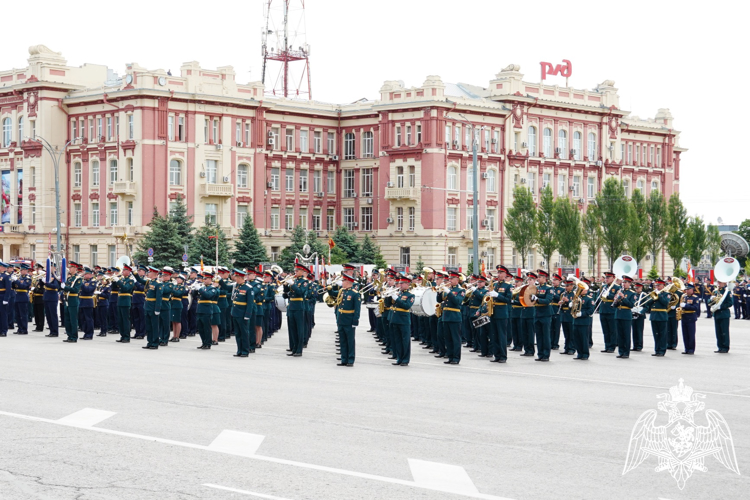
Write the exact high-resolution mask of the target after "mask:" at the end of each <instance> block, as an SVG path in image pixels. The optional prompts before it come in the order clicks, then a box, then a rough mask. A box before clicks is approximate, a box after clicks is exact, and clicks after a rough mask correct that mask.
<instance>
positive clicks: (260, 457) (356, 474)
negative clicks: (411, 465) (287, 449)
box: [0, 411, 511, 500]
mask: <svg viewBox="0 0 750 500" xmlns="http://www.w3.org/2000/svg"><path fill="white" fill-rule="evenodd" d="M0 415H2V416H6V417H12V418H19V419H22V420H28V421H31V422H43V423H47V424H54V425H63V426H66V427H73V428H77V429H80V430H86V431H92V432H99V433H102V434H110V435H112V436H120V437H126V438H132V439H141V440H143V441H150V442H153V443H162V444H167V445H171V446H180V447H183V448H191V449H194V450H204V451H212V452H216V453H227V452H226V451H225V450H223V449H218V448H217V449H214V448H211V447H210V446H205V445H201V444H193V443H186V442H183V441H175V440H172V439H164V438H158V437H153V436H145V435H143V434H134V433H132V432H123V431H116V430H111V429H105V428H102V427H87V426H81V425H74V424H69V423H66V422H63V421H61V420H62V419H60V420H52V419H49V418H42V417H34V416H31V415H22V414H20V413H12V412H8V411H0ZM246 458H247V459H249V460H258V461H261V462H268V463H273V464H278V465H287V466H290V467H298V468H300V469H308V470H315V471H319V472H327V473H330V474H339V475H342V476H349V477H356V478H360V479H367V480H370V481H380V482H382V483H390V484H398V485H402V486H408V487H412V488H419V489H422V490H430V491H440V492H443V493H455V492H454V491H448V490H445V489H443V488H442V487H441V486H435V485H432V484H426V483H419V482H416V481H406V480H404V479H397V478H393V477H386V476H378V475H376V474H368V473H366V472H357V471H352V470H346V469H337V468H335V467H328V466H325V465H315V464H308V463H305V462H296V461H294V460H286V459H284V458H273V457H266V456H263V455H248V456H247V457H246ZM459 494H460V495H462V496H465V497H469V498H481V499H483V500H511V499H509V498H505V497H498V496H494V495H486V494H484V493H468V492H465V493H459Z"/></svg>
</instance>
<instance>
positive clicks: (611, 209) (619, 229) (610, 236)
mask: <svg viewBox="0 0 750 500" xmlns="http://www.w3.org/2000/svg"><path fill="white" fill-rule="evenodd" d="M596 205H597V207H598V208H599V214H600V218H601V222H600V224H601V228H602V247H603V248H604V253H606V254H607V257H609V266H610V267H611V266H612V263H613V262H614V261H615V260H617V258H618V257H620V255H622V252H623V251H624V250H625V243H626V241H627V229H628V226H627V220H628V198H627V196H625V188H623V187H622V183H621V182H620V181H619V180H617V179H615V178H614V177H610V178H609V179H607V180H605V181H604V187H603V188H602V190H601V192H600V193H598V194H597V195H596Z"/></svg>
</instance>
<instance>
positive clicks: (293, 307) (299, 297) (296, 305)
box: [284, 278, 309, 312]
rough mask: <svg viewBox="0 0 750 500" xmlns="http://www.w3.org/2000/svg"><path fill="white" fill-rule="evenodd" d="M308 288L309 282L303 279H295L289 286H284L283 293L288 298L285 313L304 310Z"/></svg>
mask: <svg viewBox="0 0 750 500" xmlns="http://www.w3.org/2000/svg"><path fill="white" fill-rule="evenodd" d="M308 287H309V282H308V281H307V280H306V279H305V278H297V279H295V280H294V282H293V283H292V284H291V285H284V291H285V292H286V293H287V294H288V296H289V305H288V306H287V309H286V310H287V312H292V311H304V310H305V299H306V298H307V290H308Z"/></svg>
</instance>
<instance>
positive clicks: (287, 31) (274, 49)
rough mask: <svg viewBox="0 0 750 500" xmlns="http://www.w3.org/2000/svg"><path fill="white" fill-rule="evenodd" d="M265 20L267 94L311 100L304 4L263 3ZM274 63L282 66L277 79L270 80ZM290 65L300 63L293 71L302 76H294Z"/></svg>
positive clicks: (298, 0)
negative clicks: (271, 67)
mask: <svg viewBox="0 0 750 500" xmlns="http://www.w3.org/2000/svg"><path fill="white" fill-rule="evenodd" d="M263 18H264V19H265V26H263V28H262V32H261V33H262V41H263V48H262V51H263V84H264V85H265V86H266V93H267V94H272V95H275V96H283V97H301V96H307V98H308V99H312V87H311V86H310V46H309V45H308V44H307V39H306V33H305V31H306V26H305V0H263ZM271 62H279V63H281V65H280V68H279V71H278V73H277V74H276V77H275V78H274V77H273V76H271V75H272V74H271V71H270V68H269V63H271ZM291 63H298V64H296V65H295V66H294V68H295V69H297V72H299V75H297V74H295V73H293V72H292V69H293V68H292V64H291ZM267 82H268V83H267Z"/></svg>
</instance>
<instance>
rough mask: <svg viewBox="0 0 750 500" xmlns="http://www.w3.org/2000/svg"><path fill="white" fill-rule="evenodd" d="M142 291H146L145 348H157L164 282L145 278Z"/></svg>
mask: <svg viewBox="0 0 750 500" xmlns="http://www.w3.org/2000/svg"><path fill="white" fill-rule="evenodd" d="M144 291H145V292H146V303H145V305H144V306H143V310H144V312H145V316H146V338H147V344H146V346H145V347H146V348H147V349H158V348H159V344H160V340H161V334H160V324H161V322H160V320H159V317H160V316H161V314H162V310H163V308H164V301H163V300H162V299H163V298H164V296H163V293H164V284H163V283H162V282H161V281H159V280H145V285H144Z"/></svg>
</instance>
